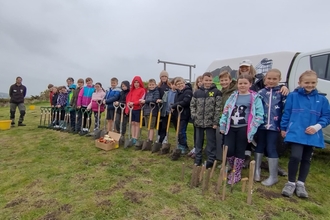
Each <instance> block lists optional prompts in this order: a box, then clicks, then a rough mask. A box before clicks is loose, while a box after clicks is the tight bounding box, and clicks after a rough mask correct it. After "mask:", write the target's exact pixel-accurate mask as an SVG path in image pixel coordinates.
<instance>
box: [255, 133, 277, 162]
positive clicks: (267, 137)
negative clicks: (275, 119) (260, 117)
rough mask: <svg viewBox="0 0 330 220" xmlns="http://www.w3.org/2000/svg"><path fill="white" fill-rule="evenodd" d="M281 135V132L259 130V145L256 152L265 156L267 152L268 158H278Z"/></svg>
mask: <svg viewBox="0 0 330 220" xmlns="http://www.w3.org/2000/svg"><path fill="white" fill-rule="evenodd" d="M279 135H280V132H278V131H270V130H265V129H259V130H258V144H257V148H256V150H255V152H256V153H261V154H263V153H265V151H266V154H267V156H268V158H278V154H277V150H276V145H277V139H278V136H279Z"/></svg>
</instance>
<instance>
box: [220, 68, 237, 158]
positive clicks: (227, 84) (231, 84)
mask: <svg viewBox="0 0 330 220" xmlns="http://www.w3.org/2000/svg"><path fill="white" fill-rule="evenodd" d="M219 83H220V86H221V95H222V97H221V102H220V117H221V115H222V112H223V109H224V107H225V103H226V101H227V100H228V98H229V97H230V96H231V94H233V92H234V91H235V90H237V82H236V80H234V79H232V78H231V75H230V72H228V71H227V70H225V71H222V72H221V73H220V74H219ZM224 137H225V136H224V135H222V134H221V133H220V127H218V129H217V132H216V144H217V152H216V158H217V160H218V161H222V151H223V148H222V147H223V144H224V141H225V138H224Z"/></svg>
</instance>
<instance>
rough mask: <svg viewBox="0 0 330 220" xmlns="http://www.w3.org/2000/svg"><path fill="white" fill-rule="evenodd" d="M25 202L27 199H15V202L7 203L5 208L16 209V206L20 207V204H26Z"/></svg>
mask: <svg viewBox="0 0 330 220" xmlns="http://www.w3.org/2000/svg"><path fill="white" fill-rule="evenodd" d="M24 202H26V200H25V199H23V198H17V199H14V200H13V201H11V202H9V203H7V204H6V206H5V208H11V207H14V206H18V205H19V204H21V203H24Z"/></svg>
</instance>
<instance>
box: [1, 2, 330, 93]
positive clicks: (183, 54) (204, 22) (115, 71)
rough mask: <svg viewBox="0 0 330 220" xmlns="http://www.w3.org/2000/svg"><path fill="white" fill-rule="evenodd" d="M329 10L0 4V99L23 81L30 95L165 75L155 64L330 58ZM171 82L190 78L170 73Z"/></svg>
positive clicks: (289, 5) (322, 6)
mask: <svg viewBox="0 0 330 220" xmlns="http://www.w3.org/2000/svg"><path fill="white" fill-rule="evenodd" d="M329 8H330V1H328V0H315V1H301V0H289V1H288V0H277V1H265V0H250V1H246V0H237V1H235V0H233V1H219V0H207V1H201V0H163V1H159V0H139V1H138V0H135V1H134V0H123V1H118V0H97V1H96V0H88V1H87V0H70V1H69V0H29V1H26V0H21V1H18V0H0V75H1V80H0V92H8V88H9V86H10V85H11V84H13V83H14V82H15V78H16V76H21V77H23V83H24V84H25V85H26V86H27V88H28V95H36V94H39V93H40V92H41V91H43V90H45V89H46V88H47V85H48V84H49V83H53V84H55V85H65V80H66V78H67V77H69V76H71V77H73V78H74V79H75V80H77V79H78V78H86V77H88V76H90V77H92V78H93V79H94V82H98V81H100V82H102V83H103V84H104V87H107V86H108V84H109V79H110V78H111V77H115V76H116V77H118V78H119V80H120V81H122V80H129V81H131V79H132V78H133V76H134V75H140V76H141V77H142V79H143V80H144V81H147V80H148V79H150V78H155V79H156V80H157V81H159V73H160V71H161V70H162V69H163V65H162V64H157V60H158V59H161V60H166V61H172V62H182V63H187V64H195V65H196V69H193V77H194V76H195V75H196V76H197V75H200V74H202V73H203V72H204V71H205V70H206V69H207V67H208V66H209V65H210V64H211V62H212V61H214V60H215V59H226V58H231V57H240V56H246V55H254V54H260V53H269V52H277V51H301V52H304V51H305V52H307V51H311V50H318V49H324V48H330V28H329V21H330V14H329ZM167 70H168V72H169V74H170V77H174V76H183V77H184V78H188V68H185V67H180V66H168V67H167Z"/></svg>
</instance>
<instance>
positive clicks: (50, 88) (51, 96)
mask: <svg viewBox="0 0 330 220" xmlns="http://www.w3.org/2000/svg"><path fill="white" fill-rule="evenodd" d="M53 87H54V85H53V84H48V87H47V88H48V90H49V103H50V105H52V100H53V95H54V93H53Z"/></svg>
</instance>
